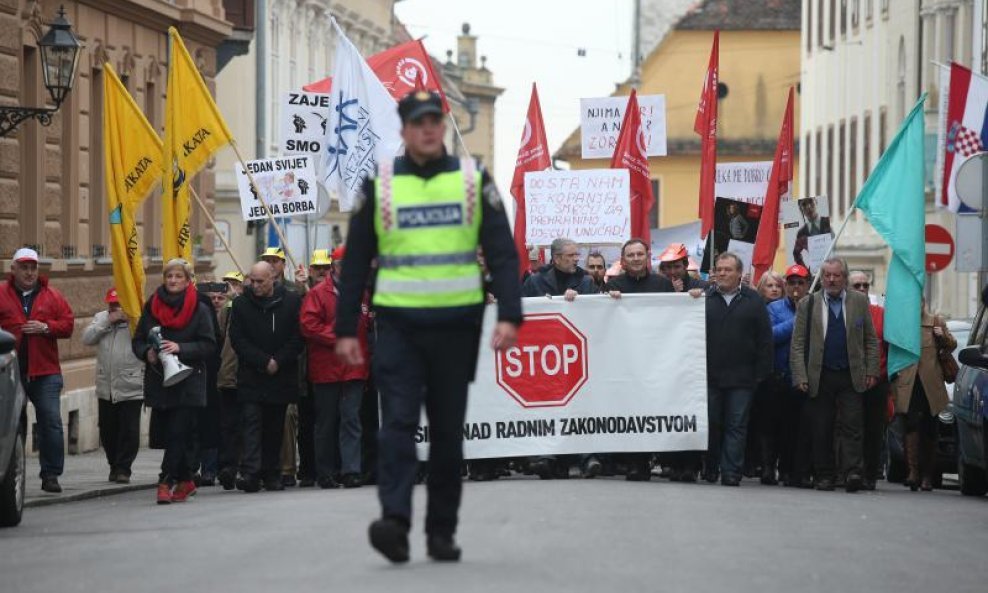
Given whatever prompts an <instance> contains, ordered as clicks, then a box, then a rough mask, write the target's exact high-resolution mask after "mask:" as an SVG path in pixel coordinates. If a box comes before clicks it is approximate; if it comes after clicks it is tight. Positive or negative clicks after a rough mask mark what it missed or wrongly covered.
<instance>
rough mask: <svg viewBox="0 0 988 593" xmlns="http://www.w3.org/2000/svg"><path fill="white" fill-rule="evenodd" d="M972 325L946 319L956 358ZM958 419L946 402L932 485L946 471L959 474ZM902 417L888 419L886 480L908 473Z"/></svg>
mask: <svg viewBox="0 0 988 593" xmlns="http://www.w3.org/2000/svg"><path fill="white" fill-rule="evenodd" d="M972 326H973V323H972V320H970V319H951V320H949V321H947V330H948V331H950V333H951V334H953V336H954V338H956V339H957V348H956V349H954V353H953V354H954V358H955V359H956V358H957V357H958V355H959V353H960V351H961V348H963V347H964V345H965V344H967V341H968V339H969V336H970V334H971V327H972ZM946 386H947V393H951V392H952V391H953V388H954V387H953V385H952V384H950V383H946ZM955 421H956V418H955V415H954V404H953V402H951V403H948V404H947V409H946V410H944V411H943V412H940V414H939V415H938V416H937V456H936V463H937V469H936V471H935V472H934V477H933V485H934V486H935V487H937V488H940V487H941V485H942V484H943V474H955V473H957V430H956V428H955V427H954V423H955ZM904 428H905V427H904V426H903V419H902V417H900V416H896V417H895V418H893V419H892V420H891V421H890V422H889V428H888V432H887V433H886V446H887V448H888V455H889V459H888V470H887V473H886V479H887V480H888V481H889V482H902V481H903V480H905V479H906V474H907V473H909V471H908V469H907V466H906V456H905V453H904V452H903V447H902V436H903V432H904Z"/></svg>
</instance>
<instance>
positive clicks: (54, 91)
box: [0, 6, 82, 136]
mask: <svg viewBox="0 0 988 593" xmlns="http://www.w3.org/2000/svg"><path fill="white" fill-rule="evenodd" d="M71 28H72V26H71V25H70V24H69V21H67V20H65V7H64V6H62V7H60V8H59V9H58V16H56V17H55V20H54V21H53V22H52V23H51V27H50V28H49V29H48V32H47V33H45V36H44V37H42V38H41V39H40V40H39V41H38V47H39V48H40V49H41V68H42V72H43V73H44V77H45V87H46V88H47V89H48V93H49V94H51V99H52V101H53V102H54V103H55V107H53V108H51V109H48V108H44V107H7V106H0V136H6V135H7V134H9V133H10V132H11V131H13V130H14V128H16V127H17V126H18V125H20V123H21V122H23V121H24V120H26V119H30V118H32V117H33V118H35V119H37V120H38V121H39V122H40V123H41V125H43V126H48V125H51V117H52V115H54V114H55V112H56V111H58V108H59V107H61V105H62V101H64V100H65V96H66V95H68V94H69V91H71V90H72V85H73V83H75V74H76V70H77V69H78V66H79V51H80V50H81V49H82V44H81V43H79V39H78V38H77V37H76V36H75V35H74V34H73V33H72V31H71Z"/></svg>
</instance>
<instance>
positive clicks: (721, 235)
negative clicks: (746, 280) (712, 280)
mask: <svg viewBox="0 0 988 593" xmlns="http://www.w3.org/2000/svg"><path fill="white" fill-rule="evenodd" d="M761 214H762V207H761V205H756V204H749V203H747V202H742V201H739V200H731V199H727V198H717V201H716V202H715V203H714V229H713V232H712V233H710V236H708V237H707V243H706V247H705V249H704V255H703V261H701V262H700V270H701V271H703V272H707V271H708V270H709V268H710V262H711V257H710V256H708V255H707V253H709V252H708V251H706V249H710V248H711V242H713V247H712V248H713V250H714V251H713V260H716V259H717V256H718V255H720V254H721V253H723V252H725V251H731V252H734V253H735V254H736V255H737V256H738V257H740V258H741V263H742V264H743V265H744V272H745V273H748V272H749V271H750V268H751V256H752V254H753V252H754V248H755V237H756V236H758V223H759V221H760V219H761ZM745 258H747V259H745Z"/></svg>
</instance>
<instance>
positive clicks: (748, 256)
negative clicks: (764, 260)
mask: <svg viewBox="0 0 988 593" xmlns="http://www.w3.org/2000/svg"><path fill="white" fill-rule="evenodd" d="M727 250H728V251H731V252H733V253H734V255H737V256H738V257H740V258H741V265H742V266H743V269H744V273H745V274H748V273H750V272H751V260H752V258H754V256H755V244H754V243H746V242H744V241H737V240H735V239H731V240H730V241H728V243H727Z"/></svg>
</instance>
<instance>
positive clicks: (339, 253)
mask: <svg viewBox="0 0 988 593" xmlns="http://www.w3.org/2000/svg"><path fill="white" fill-rule="evenodd" d="M345 253H346V247H344V246H343V245H340V246H339V247H337V248H336V249H334V250H333V261H343V255H344V254H345Z"/></svg>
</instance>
